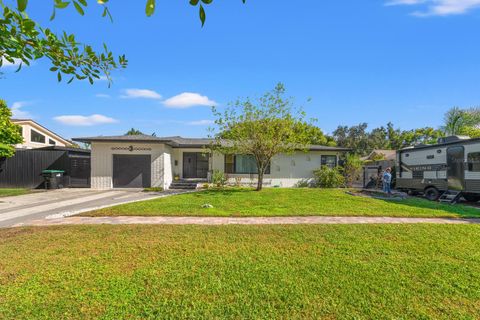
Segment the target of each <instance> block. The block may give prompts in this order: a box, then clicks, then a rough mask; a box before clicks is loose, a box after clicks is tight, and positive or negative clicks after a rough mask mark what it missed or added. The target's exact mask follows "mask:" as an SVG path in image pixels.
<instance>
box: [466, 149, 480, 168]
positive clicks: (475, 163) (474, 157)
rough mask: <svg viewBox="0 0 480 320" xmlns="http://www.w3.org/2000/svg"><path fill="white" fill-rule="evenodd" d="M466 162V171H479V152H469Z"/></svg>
mask: <svg viewBox="0 0 480 320" xmlns="http://www.w3.org/2000/svg"><path fill="white" fill-rule="evenodd" d="M467 163H468V171H472V172H480V152H473V153H469V154H468V156H467Z"/></svg>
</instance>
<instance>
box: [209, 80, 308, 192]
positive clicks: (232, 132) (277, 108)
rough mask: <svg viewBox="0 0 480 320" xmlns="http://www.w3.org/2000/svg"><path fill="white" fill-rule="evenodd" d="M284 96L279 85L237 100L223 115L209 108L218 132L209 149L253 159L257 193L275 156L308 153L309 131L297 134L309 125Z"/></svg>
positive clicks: (301, 112) (301, 113) (299, 110)
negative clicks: (257, 94)
mask: <svg viewBox="0 0 480 320" xmlns="http://www.w3.org/2000/svg"><path fill="white" fill-rule="evenodd" d="M284 95H285V87H284V86H283V84H281V83H279V84H277V86H276V87H275V89H274V90H272V91H269V92H267V93H265V94H264V95H263V96H262V97H260V98H258V99H255V100H251V99H249V98H246V99H244V100H237V101H235V102H233V103H232V104H230V105H229V106H228V107H227V108H226V109H225V110H224V111H223V112H220V111H218V110H217V109H216V108H215V107H213V108H212V110H213V114H214V116H215V117H216V120H215V123H216V125H217V126H218V132H217V133H216V134H215V135H214V138H215V141H214V143H213V144H212V146H211V148H212V149H213V150H214V151H219V152H221V153H223V154H245V155H252V156H253V157H254V159H255V162H256V165H257V175H258V182H257V190H261V189H262V186H263V177H264V174H265V171H266V169H267V167H268V166H269V165H270V162H271V160H272V158H273V157H274V156H275V155H277V154H280V153H283V154H292V153H293V152H295V151H296V150H304V151H307V150H308V146H309V145H310V142H311V140H312V138H313V137H312V135H311V134H312V133H311V130H298V128H301V127H306V126H307V125H308V124H309V123H308V122H307V121H305V113H304V112H303V111H302V110H301V109H298V108H293V102H292V101H291V99H289V98H285V97H284Z"/></svg>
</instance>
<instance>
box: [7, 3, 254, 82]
mask: <svg viewBox="0 0 480 320" xmlns="http://www.w3.org/2000/svg"><path fill="white" fill-rule="evenodd" d="M7 2H8V3H10V2H11V3H15V4H7ZM52 2H53V12H52V15H51V17H50V20H53V19H54V18H55V16H56V12H57V10H62V9H67V8H70V7H73V8H74V9H75V11H76V12H77V13H78V14H80V15H82V16H83V15H84V14H85V11H86V9H87V7H88V3H89V2H90V1H88V0H68V1H65V0H53V1H52ZM108 2H109V0H97V1H95V3H96V4H97V5H101V6H103V13H102V17H108V18H110V20H111V21H113V18H112V15H111V12H110V10H109V8H108ZM212 2H213V0H190V1H189V3H190V5H191V6H195V7H198V8H199V18H200V21H201V23H202V26H203V25H204V24H205V19H206V13H205V6H206V5H210V4H211V3H212ZM242 2H244V3H245V0H242ZM27 8H28V0H16V1H5V0H0V9H1V11H0V68H1V66H2V64H3V63H5V61H6V62H9V63H16V62H18V61H21V63H20V65H19V67H18V69H17V71H20V69H21V68H22V66H23V65H24V64H25V65H30V63H31V61H33V60H37V59H41V58H47V59H49V60H50V61H51V64H52V65H51V67H50V71H52V72H55V73H56V75H57V80H58V81H62V80H63V79H65V80H67V82H68V83H70V82H72V81H74V80H87V81H89V82H90V83H91V84H93V83H94V81H95V79H99V78H100V77H101V76H102V75H105V76H106V77H107V79H108V80H109V84H110V83H111V77H110V73H111V72H112V71H113V70H116V69H119V68H125V67H126V66H127V63H128V61H127V59H126V57H125V55H118V56H115V55H114V54H113V53H112V52H111V51H109V50H108V48H107V45H106V44H104V45H103V51H95V50H94V49H93V47H92V46H90V45H86V44H82V43H80V42H78V41H77V39H76V38H75V35H73V34H68V33H66V32H65V31H64V32H61V33H60V35H57V34H56V33H54V32H53V31H52V30H51V29H49V28H43V27H41V26H40V25H39V24H38V23H37V22H35V21H33V20H32V19H30V18H29V16H28V14H27ZM155 8H156V0H147V1H146V5H145V14H146V15H147V16H148V17H150V16H152V15H153V13H154V12H155Z"/></svg>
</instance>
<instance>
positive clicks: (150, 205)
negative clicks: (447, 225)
mask: <svg viewBox="0 0 480 320" xmlns="http://www.w3.org/2000/svg"><path fill="white" fill-rule="evenodd" d="M207 203H208V204H211V205H213V208H202V205H203V204H207ZM82 215H84V216H157V215H163V216H238V217H244V216H310V215H328V216H395V217H480V210H479V209H476V208H472V207H467V206H463V205H448V204H441V203H438V202H432V201H428V200H424V199H418V198H409V199H406V200H401V201H398V200H388V201H386V200H379V199H373V198H366V197H358V196H351V195H348V194H346V193H345V190H340V189H299V188H296V189H277V188H269V189H264V190H262V191H261V192H256V191H253V190H250V189H227V190H223V191H218V190H207V191H202V192H197V193H190V194H182V195H176V196H171V197H166V198H160V199H155V200H149V201H142V202H135V203H130V204H124V205H119V206H115V207H110V208H105V209H101V210H97V211H93V212H87V213H84V214H82Z"/></svg>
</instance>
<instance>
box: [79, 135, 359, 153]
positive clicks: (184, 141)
mask: <svg viewBox="0 0 480 320" xmlns="http://www.w3.org/2000/svg"><path fill="white" fill-rule="evenodd" d="M72 140H73V141H78V142H87V143H91V142H147V143H165V144H167V145H170V146H172V147H175V148H203V147H205V146H208V145H209V144H210V143H212V142H213V141H214V140H213V139H209V138H184V137H180V136H173V137H155V136H150V135H145V134H139V135H123V136H97V137H81V138H73V139H72ZM310 150H312V151H350V150H351V149H349V148H340V147H330V146H320V145H311V146H310Z"/></svg>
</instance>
